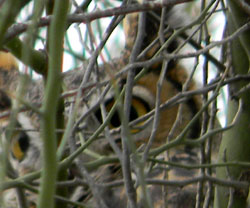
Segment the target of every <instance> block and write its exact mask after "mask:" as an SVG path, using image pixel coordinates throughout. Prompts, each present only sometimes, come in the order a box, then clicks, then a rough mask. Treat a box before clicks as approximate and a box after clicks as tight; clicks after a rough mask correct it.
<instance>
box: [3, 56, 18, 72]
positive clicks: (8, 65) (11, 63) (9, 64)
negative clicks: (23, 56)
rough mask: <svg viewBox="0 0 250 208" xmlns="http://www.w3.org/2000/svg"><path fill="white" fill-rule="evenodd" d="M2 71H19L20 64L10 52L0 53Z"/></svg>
mask: <svg viewBox="0 0 250 208" xmlns="http://www.w3.org/2000/svg"><path fill="white" fill-rule="evenodd" d="M0 69H1V70H6V71H8V70H17V69H18V63H17V60H16V58H15V57H14V56H13V55H12V54H11V53H8V52H3V51H0Z"/></svg>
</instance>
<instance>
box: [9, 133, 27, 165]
mask: <svg viewBox="0 0 250 208" xmlns="http://www.w3.org/2000/svg"><path fill="white" fill-rule="evenodd" d="M17 134H18V135H17V136H15V137H16V138H14V139H13V143H12V147H11V152H12V155H13V156H14V158H16V159H17V160H19V161H21V160H22V159H23V158H24V155H25V152H26V151H27V149H28V148H29V145H30V144H29V137H28V135H27V134H26V133H25V132H23V131H21V132H20V131H18V132H17Z"/></svg>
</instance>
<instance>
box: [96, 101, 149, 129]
mask: <svg viewBox="0 0 250 208" xmlns="http://www.w3.org/2000/svg"><path fill="white" fill-rule="evenodd" d="M114 103H115V100H114V99H113V98H112V99H109V100H107V101H106V102H105V107H106V110H107V112H109V111H110V110H111V108H112V106H113V105H114ZM150 110H151V109H150V106H149V104H148V103H147V102H146V101H144V100H143V99H141V98H139V97H135V96H134V97H133V98H132V102H131V109H130V115H129V121H134V120H136V119H137V118H139V117H141V116H143V115H145V114H146V113H148V112H149V111H150ZM95 115H96V117H97V119H98V121H99V122H100V123H102V116H101V110H100V109H99V110H97V111H96V113H95ZM120 125H121V120H120V116H119V113H118V111H115V113H114V115H113V116H112V118H111V120H110V126H109V127H110V128H116V127H119V126H120ZM139 125H142V123H140V124H139ZM132 133H136V132H134V130H132Z"/></svg>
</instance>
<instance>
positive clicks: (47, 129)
mask: <svg viewBox="0 0 250 208" xmlns="http://www.w3.org/2000/svg"><path fill="white" fill-rule="evenodd" d="M68 6H69V1H68V0H57V1H56V2H55V8H54V12H53V15H54V16H53V18H52V21H51V25H50V33H49V42H50V44H49V52H50V57H49V70H48V78H47V83H46V87H45V95H44V102H43V107H42V109H43V118H42V139H43V145H44V148H43V170H42V184H41V190H40V193H39V199H38V208H52V207H54V194H55V190H56V177H57V157H56V148H57V140H56V139H57V136H56V133H55V132H56V131H55V130H56V116H57V107H58V101H59V96H60V88H61V75H60V72H61V67H62V64H61V63H62V53H63V47H62V46H63V38H64V32H65V26H66V16H67V12H68Z"/></svg>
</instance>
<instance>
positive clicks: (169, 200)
mask: <svg viewBox="0 0 250 208" xmlns="http://www.w3.org/2000/svg"><path fill="white" fill-rule="evenodd" d="M170 13H171V12H170V11H168V18H167V19H169V18H170V19H171V18H173V16H172V15H170ZM160 18H161V10H160V9H157V10H155V11H153V12H148V13H146V31H145V33H146V35H145V36H144V39H143V44H142V45H141V48H140V51H143V50H144V49H146V48H147V47H148V45H149V44H150V43H151V42H153V41H154V40H155V39H157V37H158V35H157V32H158V29H159V19H160ZM137 19H138V14H134V15H130V16H128V17H127V18H126V20H125V23H124V24H125V25H124V28H125V36H126V46H125V51H124V53H123V54H122V55H121V56H120V57H119V58H117V59H114V60H112V61H111V62H109V63H105V64H102V65H99V67H98V68H95V71H96V73H92V77H91V79H90V81H89V82H88V83H84V86H83V88H81V89H80V88H79V86H80V85H81V81H82V77H83V76H84V73H85V71H84V68H85V65H84V66H83V67H81V68H79V69H75V70H72V71H70V72H66V73H65V74H63V75H62V76H63V77H64V86H63V88H64V89H65V92H64V93H63V94H62V98H64V100H65V110H64V112H65V121H66V123H67V121H68V120H70V119H73V122H74V125H73V127H72V128H73V130H72V134H71V135H70V137H69V138H68V141H67V143H68V144H67V145H66V148H65V157H67V156H68V155H70V154H72V152H73V151H74V150H75V149H77V148H81V147H82V146H84V145H86V144H88V147H87V148H86V149H84V151H83V153H82V154H80V155H79V156H78V157H77V158H76V159H75V160H74V162H72V164H71V165H70V166H68V167H67V168H68V178H69V180H72V181H73V180H75V181H79V184H76V185H71V186H72V187H69V192H70V194H69V196H68V199H70V200H71V201H73V202H78V203H83V205H87V206H90V207H100V206H101V205H103V204H104V205H105V206H106V207H126V206H127V195H126V191H125V188H124V185H123V183H124V182H123V175H122V171H121V169H122V166H121V164H120V162H121V161H119V159H120V160H122V159H123V158H122V157H118V158H117V155H119V153H121V152H122V144H121V143H122V142H121V139H122V137H121V128H120V126H121V123H122V121H121V120H122V116H123V115H122V113H121V109H119V103H118V106H117V108H116V109H112V107H113V106H114V105H115V103H116V102H118V99H120V101H119V102H121V103H120V106H122V105H123V104H122V103H123V97H122V96H121V97H119V93H120V92H121V91H122V89H123V87H124V86H125V85H126V73H127V71H128V70H129V65H128V60H129V59H130V58H129V57H130V54H131V50H132V48H133V44H134V41H135V36H136V34H137V29H136V28H137ZM171 21H172V20H171ZM172 22H174V21H172ZM169 24H170V23H168V22H167V21H166V25H165V26H167V25H168V26H169V28H168V30H167V31H166V33H165V36H164V37H165V38H166V39H167V38H168V37H170V36H171V35H172V33H173V29H174V28H173V27H174V26H176V25H171V24H170V25H169ZM155 42H156V44H155V45H153V46H152V47H151V49H149V50H148V51H147V52H145V54H144V56H143V57H142V58H141V60H140V61H141V62H142V64H141V65H140V66H138V65H136V67H135V68H134V69H133V70H135V71H136V74H138V73H140V72H141V71H142V68H143V67H145V68H147V72H146V73H145V74H144V76H142V77H141V78H140V79H138V80H137V81H136V82H135V84H134V87H133V90H132V101H131V109H130V115H129V116H128V118H129V121H130V126H129V130H130V131H129V134H130V136H131V138H132V142H133V144H132V145H131V147H132V148H135V149H134V150H132V149H130V151H131V152H132V153H133V154H131V163H132V164H133V165H132V171H131V172H132V179H133V180H134V181H135V190H136V194H135V195H136V196H137V199H136V202H137V203H138V206H139V207H143V206H144V200H145V198H144V197H145V196H143V194H144V193H143V188H142V187H141V184H140V182H139V181H140V178H139V177H140V175H138V172H137V171H138V167H136V165H137V164H136V163H135V161H134V159H133V156H134V154H138V155H137V156H141V155H142V154H143V152H144V151H145V149H146V148H147V145H148V141H149V138H150V137H151V135H152V130H153V125H154V111H155V106H156V103H157V102H156V99H157V86H159V77H160V74H161V71H162V70H164V66H166V67H167V69H166V74H165V77H164V79H163V80H162V86H161V87H162V90H161V92H160V94H159V103H160V104H161V105H162V106H161V110H160V111H159V120H158V125H157V126H156V127H157V128H156V129H155V130H156V132H155V134H154V139H153V140H152V141H153V143H152V145H151V146H149V147H150V150H152V152H151V153H152V154H151V153H150V157H149V158H148V163H145V164H144V167H143V171H145V173H144V176H145V182H146V183H147V184H148V185H147V186H146V188H147V193H149V196H148V197H149V198H150V201H151V202H150V203H152V206H153V207H163V206H164V203H165V204H168V207H177V208H178V207H179V208H180V207H194V205H195V195H196V186H195V185H192V184H191V185H185V184H183V185H180V186H179V187H178V186H177V187H174V188H173V187H169V186H164V181H165V182H166V184H168V185H171V183H172V182H174V181H178V180H182V179H191V178H193V177H194V176H196V175H197V173H198V171H194V170H187V169H185V168H183V167H182V168H181V167H180V164H182V165H192V164H198V163H199V156H198V151H197V148H195V147H193V146H191V145H185V144H184V143H176V144H175V143H173V144H172V145H173V146H172V147H171V145H169V147H167V146H166V148H165V149H164V148H163V149H162V150H161V149H160V147H161V148H162V147H163V146H162V145H166V144H167V143H169V142H170V141H168V139H170V140H171V141H174V139H176V137H177V136H178V135H179V134H180V132H182V130H183V129H184V128H185V127H186V125H187V124H188V123H189V121H190V120H191V119H192V118H193V117H194V116H195V114H196V113H197V112H198V111H199V110H200V108H201V98H200V97H199V96H198V95H195V96H190V97H188V98H186V97H184V96H183V97H181V93H182V90H183V86H184V83H185V82H186V81H187V79H188V74H187V72H186V70H185V68H184V67H183V66H181V65H179V64H178V63H177V61H176V60H172V59H171V60H168V61H167V62H168V63H167V64H166V65H165V64H163V60H164V59H159V60H158V61H155V62H153V64H150V65H145V64H144V65H143V61H147V60H148V59H150V58H152V57H153V55H154V54H155V53H156V52H157V51H158V49H159V48H160V46H161V43H160V41H159V40H158V41H155ZM177 45H178V44H177V41H173V42H172V43H171V44H170V45H169V47H168V48H167V49H166V51H165V52H167V53H172V52H173V51H174V50H175V49H176V48H177ZM1 63H2V62H1ZM1 63H0V64H1ZM144 63H145V62H144ZM7 66H9V65H7ZM15 68H16V65H14V67H13V68H12V69H15ZM2 69H3V70H2ZM5 69H7V72H8V73H5V71H4V70H5ZM8 70H9V67H6V66H5V65H4V66H2V68H1V73H3V74H4V76H6V78H4V79H1V85H2V88H3V91H1V92H3V93H1V110H2V111H3V110H4V111H5V110H7V114H8V110H10V108H11V103H12V101H11V98H14V97H15V96H13V97H12V96H11V93H9V92H10V91H11V90H12V89H15V86H16V85H17V84H16V83H17V81H16V80H17V74H18V73H17V71H16V70H9V71H8ZM2 71H3V72H2ZM9 72H10V73H9ZM1 78H3V76H1ZM7 79H8V80H9V81H8V83H11V85H9V84H8V83H7V84H6V80H7ZM2 80H3V81H2ZM38 82H39V83H38ZM12 83H14V84H12ZM12 85H13V86H12ZM42 89H43V87H42V82H40V81H36V83H34V82H33V81H30V84H29V86H28V87H27V91H26V92H27V93H26V97H25V98H24V100H25V99H27V100H29V101H30V102H31V103H34V102H35V103H36V104H38V106H39V102H40V101H41V99H42ZM76 89H78V90H76ZM192 89H195V84H194V82H193V81H191V82H190V83H189V85H188V87H187V88H186V90H192ZM79 91H81V92H82V96H81V97H80V105H79V107H78V109H77V115H76V116H75V117H71V116H72V114H73V113H72V109H73V108H72V106H74V104H75V103H78V101H79V100H75V99H74V98H75V94H76V93H77V92H79ZM13 95H15V94H13ZM176 95H179V97H178V96H176ZM17 96H18V95H17ZM2 98H4V99H2ZM17 100H18V99H17ZM180 103H182V107H180ZM164 104H165V107H164ZM2 106H3V107H2ZM23 107H24V109H23V108H22V107H21V108H20V109H19V113H17V114H16V117H15V122H14V123H15V125H14V127H13V126H12V132H11V135H10V136H9V137H7V139H8V138H9V141H8V142H9V150H10V151H9V152H10V154H9V158H10V159H9V160H10V166H12V168H13V170H12V173H13V174H12V175H11V174H10V175H8V177H9V178H15V177H18V176H24V175H25V174H27V173H31V172H33V171H36V170H40V168H41V167H42V163H41V158H42V155H41V146H42V141H41V140H40V135H39V125H38V123H39V122H38V121H39V115H37V114H36V113H35V112H31V113H30V112H29V111H30V109H28V111H27V109H25V102H24V105H23ZM26 107H27V106H26ZM179 108H182V111H181V112H182V113H181V114H180V115H179V117H178V119H177V115H178V111H179ZM113 110H114V111H113ZM31 111H32V109H31ZM111 111H113V112H112V113H113V115H112V116H111V117H110V120H109V122H108V125H106V126H104V127H103V129H101V128H100V126H101V125H103V124H104V122H105V118H106V116H107V115H108V114H109V113H110V112H111ZM142 117H145V119H142ZM138 119H141V120H139V121H138ZM176 120H177V121H178V122H176V123H175V121H176ZM3 121H4V122H3ZM8 121H9V119H6V117H5V118H4V119H3V120H2V117H1V123H2V124H3V125H2V127H6V126H7V124H8ZM173 124H176V127H175V128H173ZM172 128H173V129H172ZM100 129H101V130H100ZM58 131H62V129H59V130H58ZM97 131H101V132H99V134H98V136H97V137H96V138H94V137H93V135H95V134H96V132H97ZM170 132H171V137H168V136H169V133H170ZM200 133H201V120H200V119H199V118H198V119H197V120H196V121H195V122H194V123H193V124H192V125H190V127H189V129H188V131H187V132H186V134H185V137H186V138H189V139H195V138H198V137H199V136H200ZM4 135H5V134H4ZM92 138H93V139H92ZM91 139H92V140H93V141H92V142H91V143H90V142H89V141H90V140H91ZM176 146H178V148H176ZM114 152H115V153H116V154H115V153H114ZM154 152H158V153H157V154H156V153H154ZM79 161H80V163H82V164H79ZM98 162H100V164H98ZM81 166H83V168H84V171H85V172H87V173H83V172H81V171H82V170H83V169H82V167H81ZM10 169H11V168H10ZM86 176H88V177H89V178H85V177H86ZM89 179H91V182H90V181H89ZM160 180H161V182H162V183H161V182H159V181H160ZM91 183H94V185H93V184H92V185H91ZM72 184H73V183H72ZM19 191H20V190H19ZM22 191H23V190H22ZM8 195H10V194H9V193H8ZM26 195H27V197H26V198H27V200H28V201H30V202H29V203H30V204H31V205H33V204H36V194H35V193H31V192H28V193H26ZM26 195H25V194H24V196H26ZM9 198H11V199H9V200H7V202H6V203H7V204H8V203H9V204H8V205H7V206H8V207H16V204H18V202H17V201H16V200H15V197H14V195H13V193H11V196H9ZM100 199H101V202H100V201H99V200H100ZM180 200H181V203H180ZM164 201H165V202H164ZM76 205H77V204H75V206H76ZM72 206H73V205H72Z"/></svg>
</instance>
